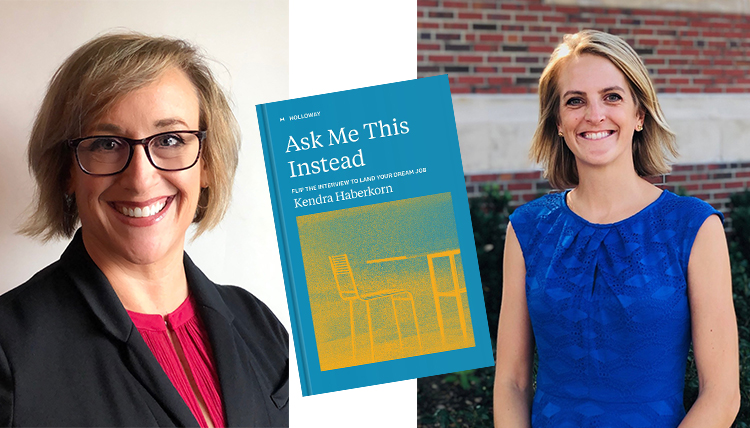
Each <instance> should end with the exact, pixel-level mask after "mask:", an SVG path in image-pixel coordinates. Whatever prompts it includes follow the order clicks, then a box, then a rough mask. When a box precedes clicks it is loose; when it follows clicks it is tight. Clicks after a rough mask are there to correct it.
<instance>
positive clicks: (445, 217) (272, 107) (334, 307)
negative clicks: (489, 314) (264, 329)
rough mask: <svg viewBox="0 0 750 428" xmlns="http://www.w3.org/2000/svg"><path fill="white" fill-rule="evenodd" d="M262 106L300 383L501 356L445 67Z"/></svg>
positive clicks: (359, 382)
mask: <svg viewBox="0 0 750 428" xmlns="http://www.w3.org/2000/svg"><path fill="white" fill-rule="evenodd" d="M257 114H258V122H259V127H260V133H261V142H262V145H263V156H264V159H265V166H266V173H267V176H268V186H269V192H270V196H271V205H272V208H273V215H274V222H275V225H276V236H277V239H278V244H279V252H280V259H281V266H282V271H283V277H284V282H285V287H286V293H287V299H288V303H289V313H290V318H291V324H292V335H293V338H294V345H295V349H296V352H297V363H298V366H299V373H300V383H301V386H302V394H303V395H305V396H307V395H312V394H320V393H326V392H332V391H338V390H344V389H350V388H357V387H362V386H367V385H374V384H380V383H386V382H394V381H399V380H404V379H413V378H417V377H424V376H431V375H436V374H442V373H447V372H455V371H461V370H468V369H473V368H477V367H485V366H489V365H492V364H493V358H492V349H491V346H490V339H489V331H488V326H487V319H486V313H485V307H484V300H483V294H482V287H481V281H480V277H479V269H478V264H477V256H476V248H475V245H474V236H473V232H472V228H471V219H470V216H469V206H468V199H467V195H466V186H465V182H464V175H463V169H462V165H461V153H460V149H459V145H458V137H457V133H456V125H455V119H454V116H453V106H452V101H451V95H450V89H449V85H448V78H447V76H437V77H429V78H424V79H418V80H410V81H405V82H397V83H391V84H387V85H380V86H373V87H367V88H361V89H355V90H350V91H343V92H336V93H331V94H324V95H316V96H312V97H305V98H299V99H292V100H287V101H280V102H275V103H268V104H261V105H258V106H257Z"/></svg>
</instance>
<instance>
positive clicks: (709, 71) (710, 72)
mask: <svg viewBox="0 0 750 428" xmlns="http://www.w3.org/2000/svg"><path fill="white" fill-rule="evenodd" d="M725 72H726V70H721V69H715V68H709V69H705V70H703V74H705V75H706V76H721V75H723V74H724V73H725Z"/></svg>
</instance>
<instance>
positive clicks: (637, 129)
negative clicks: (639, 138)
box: [635, 123, 643, 132]
mask: <svg viewBox="0 0 750 428" xmlns="http://www.w3.org/2000/svg"><path fill="white" fill-rule="evenodd" d="M635 130H636V131H638V132H641V131H643V125H641V124H640V123H639V124H638V125H636V126H635Z"/></svg>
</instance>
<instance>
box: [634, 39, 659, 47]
mask: <svg viewBox="0 0 750 428" xmlns="http://www.w3.org/2000/svg"><path fill="white" fill-rule="evenodd" d="M638 44H639V45H644V46H659V41H658V40H656V39H639V40H638Z"/></svg>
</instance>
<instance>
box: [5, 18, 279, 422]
mask: <svg viewBox="0 0 750 428" xmlns="http://www.w3.org/2000/svg"><path fill="white" fill-rule="evenodd" d="M239 144H240V139H239V132H238V129H237V124H236V121H235V118H234V116H233V114H232V112H231V110H230V108H229V105H228V103H227V99H226V97H225V95H224V93H223V92H222V90H221V89H220V88H219V86H218V84H217V83H216V81H215V79H214V77H213V75H212V74H211V71H210V70H209V68H208V67H207V65H206V64H205V62H204V60H203V59H202V57H201V55H200V54H199V53H198V51H197V50H196V48H194V47H193V46H191V45H190V44H188V43H186V42H184V41H181V40H175V39H168V38H158V37H148V36H144V35H140V34H134V33H126V34H109V35H104V36H101V37H98V38H96V39H94V40H91V41H89V42H88V43H86V44H85V45H83V46H82V47H80V48H79V49H78V50H76V51H75V52H74V53H73V54H72V55H71V56H70V57H69V58H68V59H67V60H66V61H65V62H64V63H63V64H62V66H61V67H60V68H59V69H58V71H57V73H56V74H55V76H54V77H53V78H52V81H51V83H50V85H49V88H48V91H47V94H46V96H45V98H44V101H43V102H42V106H41V108H40V111H39V113H38V115H37V118H36V122H35V123H34V127H33V131H32V133H31V137H30V142H29V151H28V153H29V154H28V159H29V165H30V167H31V170H32V172H33V174H34V177H35V179H36V182H37V195H36V200H35V206H36V211H35V212H34V214H33V216H31V217H30V218H29V219H28V221H27V222H26V224H25V225H24V227H23V230H22V231H23V232H24V233H26V234H28V235H31V236H41V237H43V238H44V239H50V238H54V237H72V238H73V239H72V241H71V243H70V245H69V246H68V248H67V249H66V250H65V252H64V253H63V255H62V256H61V257H60V260H58V261H57V262H55V263H53V264H52V265H50V266H48V267H47V268H45V269H44V270H42V271H40V272H39V273H37V274H36V275H35V276H34V277H32V278H31V279H30V280H29V281H28V282H26V283H25V284H23V285H21V286H19V287H17V288H15V289H13V290H11V291H9V292H8V293H6V294H4V295H3V296H0V426H11V425H12V426H201V427H213V426H215V427H218V426H263V427H269V426H288V405H287V400H288V335H287V333H286V331H285V329H284V328H283V326H282V325H281V324H280V323H279V322H278V320H277V319H276V317H275V316H274V315H273V314H272V313H271V311H270V310H269V309H268V308H267V307H266V306H265V305H264V304H263V303H262V302H260V301H259V300H258V299H257V298H255V297H254V296H252V295H251V294H250V293H248V292H247V291H244V290H242V289H240V288H237V287H229V286H219V285H217V284H214V283H213V282H211V281H210V280H209V279H208V278H206V276H205V275H204V274H203V273H202V272H201V271H200V269H198V267H196V266H195V264H193V262H192V261H191V260H190V258H189V257H188V256H187V254H185V252H184V243H185V234H186V231H187V229H188V226H190V224H191V223H197V231H196V233H197V234H200V233H202V232H204V231H206V230H208V229H210V228H212V227H214V226H216V224H217V223H218V222H219V220H220V219H221V218H222V216H223V215H224V212H225V211H226V209H227V206H228V203H229V197H230V191H231V187H232V180H233V177H234V173H235V169H236V166H237V160H238V150H239ZM79 224H80V228H79Z"/></svg>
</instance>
